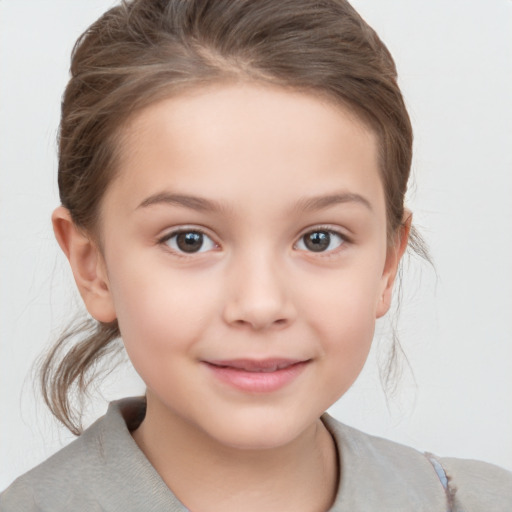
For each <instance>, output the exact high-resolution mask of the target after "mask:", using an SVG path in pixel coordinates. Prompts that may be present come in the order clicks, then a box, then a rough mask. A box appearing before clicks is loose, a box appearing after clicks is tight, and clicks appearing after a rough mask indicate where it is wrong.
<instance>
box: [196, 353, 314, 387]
mask: <svg viewBox="0 0 512 512" xmlns="http://www.w3.org/2000/svg"><path fill="white" fill-rule="evenodd" d="M310 362H311V360H309V359H306V360H304V359H282V358H280V359H260V360H256V359H231V360H213V361H203V363H204V364H205V365H206V366H207V367H208V369H209V370H210V371H211V372H212V373H213V375H214V376H215V377H216V378H217V379H218V380H219V381H221V382H222V383H223V384H227V385H229V386H230V387H234V388H236V389H238V390H241V391H245V392H249V393H269V392H273V391H277V390H279V389H281V388H283V387H285V386H287V385H289V384H290V383H291V382H293V381H294V380H295V379H296V378H298V377H299V375H300V374H301V373H302V372H303V371H304V370H305V368H306V367H307V365H308V364H309V363H310Z"/></svg>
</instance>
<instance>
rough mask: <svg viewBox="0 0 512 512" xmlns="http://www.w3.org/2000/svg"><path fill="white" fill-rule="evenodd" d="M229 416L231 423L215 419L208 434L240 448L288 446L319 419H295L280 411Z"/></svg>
mask: <svg viewBox="0 0 512 512" xmlns="http://www.w3.org/2000/svg"><path fill="white" fill-rule="evenodd" d="M236 416H237V417H231V418H229V421H228V422H224V421H220V422H219V421H215V422H212V423H210V424H209V425H208V429H207V431H206V433H207V434H208V435H209V436H210V437H211V438H214V439H215V440H216V441H217V442H219V443H220V444H223V445H224V446H228V447H230V448H234V449H238V450H273V449H277V448H280V447H283V446H286V445H288V444H290V443H292V442H293V441H294V440H296V439H297V438H298V437H300V436H301V435H302V434H304V433H305V431H307V430H308V429H309V428H312V427H313V425H314V424H315V422H316V419H317V418H315V419H314V420H313V421H312V422H304V419H303V420H302V422H300V421H296V420H297V419H296V418H292V417H290V416H288V417H287V416H286V415H284V414H280V415H279V416H277V417H275V416H274V417H272V416H271V415H270V414H266V415H259V416H258V417H255V415H253V414H247V415H243V416H242V417H239V415H236Z"/></svg>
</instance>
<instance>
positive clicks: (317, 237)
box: [297, 229, 345, 252]
mask: <svg viewBox="0 0 512 512" xmlns="http://www.w3.org/2000/svg"><path fill="white" fill-rule="evenodd" d="M344 241H345V240H344V239H343V237H342V236H341V235H340V234H339V233H336V232H334V231H328V230H324V229H319V230H316V231H310V232H309V233H306V234H305V235H303V236H302V237H301V238H300V240H299V241H298V243H297V248H298V249H301V250H304V251H311V252H326V251H332V250H334V249H336V248H338V247H339V246H340V245H342V244H343V242H344Z"/></svg>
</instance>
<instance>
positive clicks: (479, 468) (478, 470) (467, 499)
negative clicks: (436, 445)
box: [439, 457, 512, 512]
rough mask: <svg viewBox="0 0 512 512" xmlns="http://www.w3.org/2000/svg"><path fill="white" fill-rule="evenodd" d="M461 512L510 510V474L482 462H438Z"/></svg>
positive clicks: (511, 483) (511, 494) (511, 499)
mask: <svg viewBox="0 0 512 512" xmlns="http://www.w3.org/2000/svg"><path fill="white" fill-rule="evenodd" d="M439 461H440V462H441V464H442V466H443V468H444V470H445V471H446V475H447V477H448V480H449V482H450V486H451V487H452V489H453V492H454V496H455V498H456V501H458V502H460V503H461V504H462V505H463V506H464V512H477V511H481V510H486V511H502V510H503V511H504V510H512V473H511V472H510V471H507V470H505V469H503V468H500V467H498V466H495V465H493V464H488V463H486V462H481V461H476V460H467V459H456V458H448V457H446V458H440V459H439Z"/></svg>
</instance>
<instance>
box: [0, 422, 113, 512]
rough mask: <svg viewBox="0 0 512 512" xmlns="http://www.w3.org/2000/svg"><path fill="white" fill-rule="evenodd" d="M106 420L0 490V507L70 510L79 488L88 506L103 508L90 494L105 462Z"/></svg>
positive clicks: (8, 511)
mask: <svg viewBox="0 0 512 512" xmlns="http://www.w3.org/2000/svg"><path fill="white" fill-rule="evenodd" d="M104 422H105V421H104V419H103V418H102V419H100V420H98V421H97V422H96V423H95V424H94V425H92V426H91V427H90V428H89V429H87V430H86V431H85V432H84V433H83V434H82V435H81V436H80V437H79V438H77V439H76V440H75V441H73V442H72V443H70V444H69V445H67V446H66V447H65V448H63V449H61V450H60V451H58V452H57V453H55V454H54V455H52V456H51V457H50V458H49V459H47V460H46V461H44V462H43V463H42V464H40V465H38V466H36V467H35V468H33V469H32V470H30V471H29V472H27V473H25V474H24V475H22V476H21V477H19V478H18V479H17V480H15V481H14V482H13V483H12V484H11V485H10V486H9V487H8V488H7V489H6V490H5V491H4V492H3V493H2V494H0V511H1V512H11V511H18V510H20V511H22V510H23V511H35V510H50V509H52V510H55V511H60V510H67V507H68V506H69V505H70V503H71V501H72V500H76V494H77V491H78V492H79V494H80V497H79V499H80V501H84V506H85V507H86V509H87V510H93V511H94V510H99V509H98V508H97V507H95V506H94V503H90V496H91V486H92V485H93V484H94V471H95V470H98V469H99V468H101V466H102V465H103V461H102V459H103V451H102V438H103V435H102V431H103V430H104ZM71 495H73V498H72V496H71ZM50 507H51V508H50Z"/></svg>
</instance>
